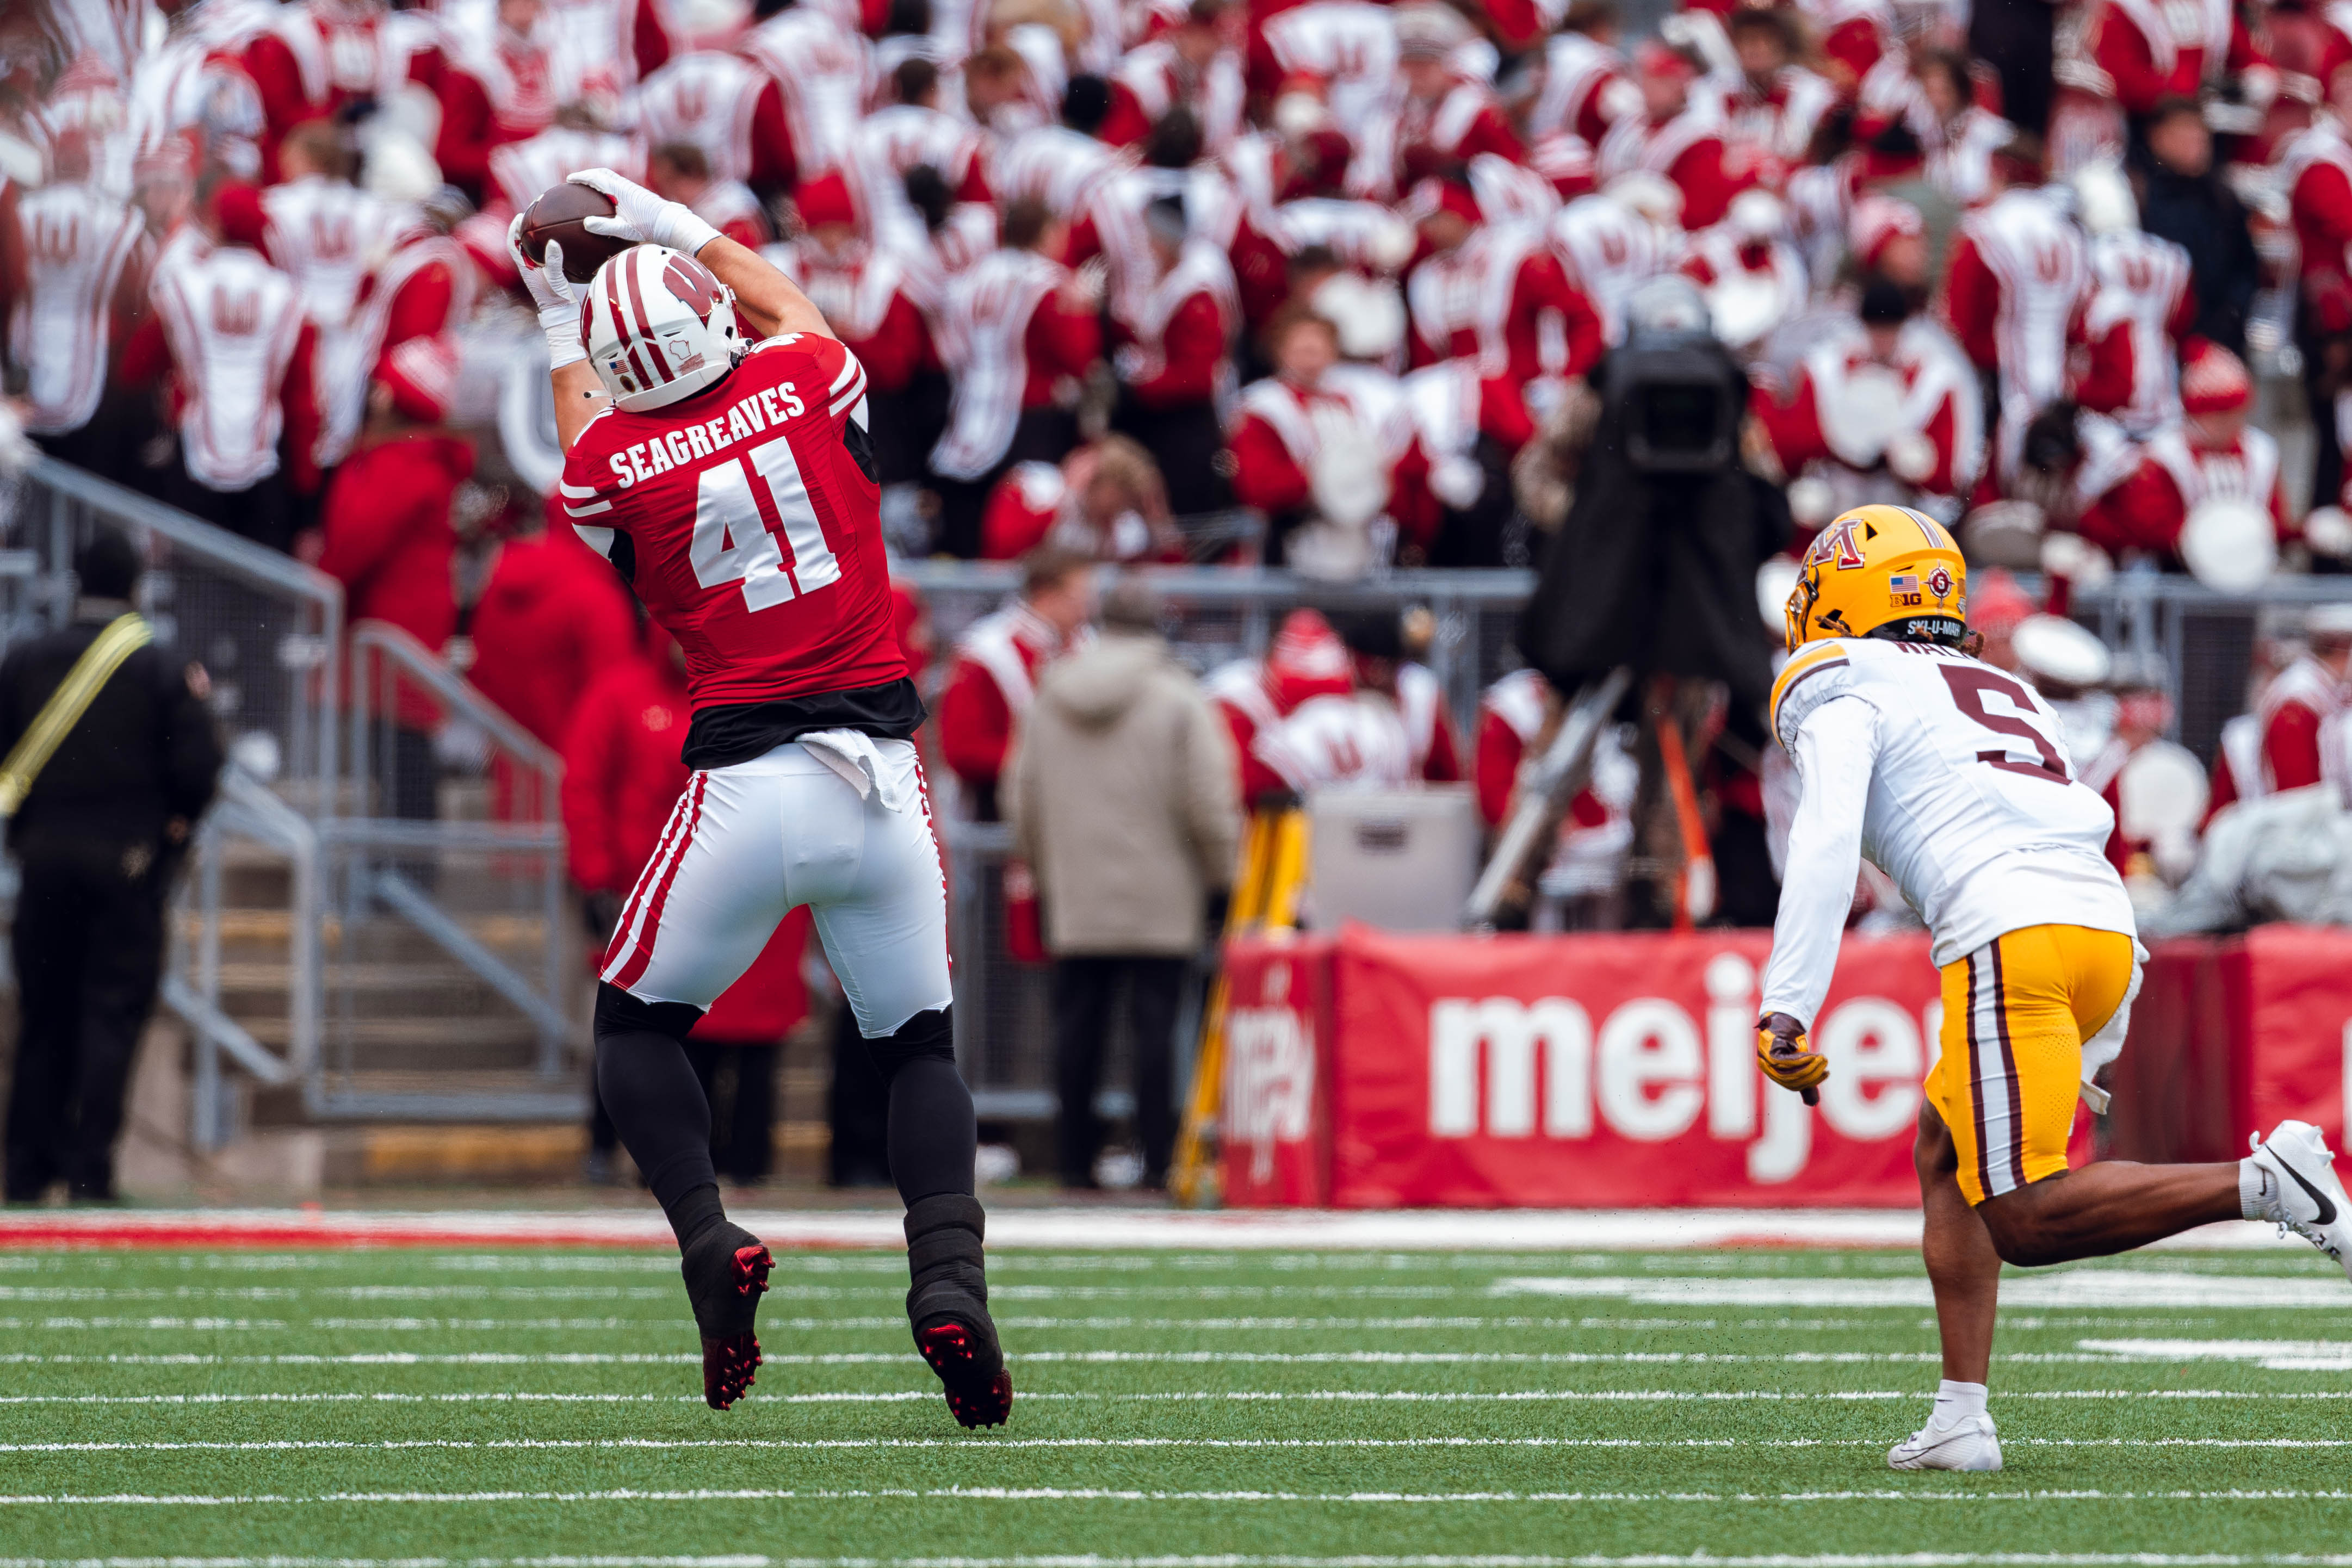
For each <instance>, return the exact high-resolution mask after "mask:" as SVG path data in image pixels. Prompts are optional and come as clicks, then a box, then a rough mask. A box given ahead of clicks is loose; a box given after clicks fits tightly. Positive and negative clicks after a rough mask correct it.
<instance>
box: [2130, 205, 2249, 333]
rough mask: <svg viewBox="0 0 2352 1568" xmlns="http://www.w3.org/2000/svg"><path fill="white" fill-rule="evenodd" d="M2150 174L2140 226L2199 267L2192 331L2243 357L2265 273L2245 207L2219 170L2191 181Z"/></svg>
mask: <svg viewBox="0 0 2352 1568" xmlns="http://www.w3.org/2000/svg"><path fill="white" fill-rule="evenodd" d="M2140 226H2141V227H2142V228H2144V229H2146V230H2147V232H2148V233H2150V234H2152V235H2159V236H2161V237H2162V238H2165V239H2168V240H2170V241H2171V242H2172V243H2173V244H2175V245H2177V246H2180V247H2181V248H2182V249H2184V250H2186V251H2188V253H2189V262H2190V264H2191V265H2192V266H2193V267H2195V268H2196V276H2195V277H2193V278H2192V279H2191V280H2190V282H2189V289H2190V291H2191V292H2192V293H2194V294H2195V295H2196V296H2197V324H2196V326H2195V327H2194V328H2192V329H2191V330H2193V331H2194V332H2196V334H2197V335H2198V336H2200V337H2202V338H2210V339H2211V340H2213V341H2215V342H2217V343H2219V344H2221V347H2223V348H2225V349H2227V350H2230V351H2231V353H2233V354H2238V355H2243V354H2244V353H2245V351H2246V316H2247V313H2248V312H2249V311H2251V310H2252V308H2253V303H2254V287H2255V285H2256V284H2257V283H2259V282H2260V281H2261V276H2262V257H2261V256H2257V255H2256V254H2255V252H2254V236H2253V234H2252V231H2251V230H2250V229H2249V228H2248V227H2247V226H2246V209H2245V207H2244V206H2243V205H2242V204H2240V202H2239V201H2238V196H2237V193H2236V192H2234V191H2232V190H2231V189H2230V187H2229V185H2228V184H2226V183H2224V182H2223V181H2222V180H2221V176H2220V175H2219V174H2216V173H2210V172H2209V173H2206V174H2202V175H2200V176H2199V177H2197V178H2196V179H2193V180H2192V179H2189V178H2188V177H2186V176H2184V175H2180V174H2175V173H2172V172H2169V171H2168V170H2165V169H2163V168H2161V167H2159V168H2156V169H2154V170H2152V171H2150V172H2148V174H2147V197H2146V199H2145V200H2144V201H2143V202H2142V203H2141V206H2140Z"/></svg>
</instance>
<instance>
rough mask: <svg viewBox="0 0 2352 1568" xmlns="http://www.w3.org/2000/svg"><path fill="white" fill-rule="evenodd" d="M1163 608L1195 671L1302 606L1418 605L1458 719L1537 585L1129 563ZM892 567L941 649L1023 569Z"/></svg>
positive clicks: (1266, 635) (1486, 680)
mask: <svg viewBox="0 0 2352 1568" xmlns="http://www.w3.org/2000/svg"><path fill="white" fill-rule="evenodd" d="M1133 570H1135V572H1136V575H1138V576H1139V578H1141V579H1142V580H1144V581H1147V582H1149V583H1150V584H1151V586H1152V588H1153V589H1154V590H1155V591H1157V592H1158V593H1159V594H1160V598H1161V600H1162V601H1163V602H1164V603H1165V604H1166V606H1167V610H1168V616H1169V621H1170V623H1171V632H1170V636H1169V641H1170V643H1171V644H1172V645H1173V647H1174V649H1175V652H1176V654H1177V656H1178V657H1179V658H1181V659H1182V660H1183V661H1184V662H1185V664H1187V665H1189V666H1190V667H1191V668H1192V670H1193V671H1194V672H1195V673H1196V674H1206V673H1207V672H1208V671H1210V670H1212V669H1213V668H1215V667H1216V666H1217V665H1219V664H1224V663H1226V662H1228V661H1229V660H1233V659H1243V658H1255V657H1258V656H1260V655H1262V654H1263V653H1265V650H1266V646H1267V644H1268V643H1271V642H1272V641H1273V639H1274V633H1275V632H1276V629H1277V628H1278V627H1279V626H1280V625H1281V624H1282V618H1283V616H1284V615H1286V613H1288V612H1290V611H1292V610H1294V609H1297V608H1298V607H1299V606H1301V605H1310V606H1312V607H1314V608H1316V609H1318V610H1325V611H1335V610H1337V611H1346V610H1385V609H1393V610H1397V611H1400V612H1402V611H1403V610H1406V609H1412V608H1419V609H1425V610H1427V611H1428V612H1430V616H1431V619H1432V621H1433V632H1434V635H1433V638H1432V639H1431V643H1430V647H1429V651H1428V652H1427V653H1425V654H1424V655H1423V660H1424V662H1425V663H1426V664H1428V665H1429V667H1430V668H1431V669H1432V670H1433V671H1434V672H1435V673H1436V674H1437V676H1438V679H1439V681H1440V682H1441V683H1442V684H1443V685H1444V690H1445V700H1446V703H1447V706H1450V707H1451V708H1452V709H1453V710H1454V718H1455V720H1456V722H1458V723H1467V722H1468V720H1469V716H1470V715H1471V714H1473V713H1475V711H1476V710H1477V706H1478V694H1479V693H1480V692H1482V691H1484V690H1486V687H1487V686H1488V685H1492V684H1493V683H1494V682H1495V681H1496V679H1498V678H1500V677H1501V676H1503V675H1505V674H1508V673H1509V672H1510V671H1511V670H1512V669H1513V668H1515V667H1516V666H1517V664H1518V660H1517V657H1516V656H1515V655H1514V654H1513V653H1511V651H1510V643H1511V633H1512V631H1513V629H1514V627H1515V626H1516V625H1517V622H1518V614H1519V607H1520V606H1521V605H1522V604H1524V603H1526V602H1527V598H1528V593H1529V592H1530V591H1532V590H1533V589H1534V587H1535V576H1534V574H1533V573H1531V572H1528V571H1523V570H1507V569H1506V570H1466V569H1465V570H1445V571H1432V570H1421V571H1391V572H1387V573H1384V574H1382V575H1381V576H1378V577H1373V578H1367V579H1365V580H1363V581H1360V582H1352V583H1335V582H1323V581H1319V580H1316V579H1313V578H1304V577H1300V576H1297V574H1296V573H1293V572H1289V571H1286V570H1279V569H1269V568H1259V567H1217V566H1169V567H1156V566H1153V567H1139V568H1136V569H1133ZM892 574H893V575H894V576H896V577H898V579H899V580H901V581H903V582H905V583H907V584H908V586H910V587H912V588H914V589H916V590H917V591H919V592H920V593H921V594H922V595H923V598H924V601H925V602H926V603H927V604H928V605H929V610H930V615H931V624H932V626H933V628H934V630H935V632H936V633H937V636H938V641H939V646H940V653H942V655H944V654H945V653H946V652H947V650H948V649H949V648H950V647H951V646H953V644H954V642H955V639H956V638H957V637H958V636H960V635H961V634H962V632H963V631H964V629H965V628H966V627H968V626H970V625H971V623H972V622H975V621H977V620H979V619H980V618H981V617H982V616H983V615H987V614H989V613H990V612H992V611H994V610H996V609H998V608H999V607H1000V606H1002V605H1003V604H1004V603H1005V602H1006V601H1007V600H1008V599H1009V598H1010V597H1011V596H1012V595H1013V592H1014V591H1017V590H1018V589H1019V588H1020V586H1021V569H1020V568H1019V566H1017V565H1015V564H1013V563H1012V562H1001V561H987V562H978V561H950V560H923V561H907V562H902V563H899V564H898V565H896V566H894V567H893V568H892Z"/></svg>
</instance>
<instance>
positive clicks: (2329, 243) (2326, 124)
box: [2277, 110, 2352, 327]
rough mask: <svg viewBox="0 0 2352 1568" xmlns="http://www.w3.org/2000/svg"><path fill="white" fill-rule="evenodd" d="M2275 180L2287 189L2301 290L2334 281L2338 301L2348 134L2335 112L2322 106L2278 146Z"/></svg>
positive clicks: (2350, 214)
mask: <svg viewBox="0 0 2352 1568" xmlns="http://www.w3.org/2000/svg"><path fill="white" fill-rule="evenodd" d="M2277 180H2278V184H2279V186H2280V187H2281V188H2283V189H2284V190H2285V192H2286V193H2287V206H2288V212H2289V214H2290V216H2291V217H2292V219H2293V221H2294V237H2295V253H2296V256H2297V259H2298V265H2299V266H2300V268H2301V277H2302V280H2303V287H2304V292H2305V296H2306V297H2309V296H2311V295H2312V294H2314V293H2315V292H2316V291H2317V290H2318V288H2320V287H2330V286H2332V287H2333V289H2334V290H2335V291H2336V295H2337V298H2338V300H2339V302H2340V301H2341V300H2342V291H2343V289H2344V288H2345V287H2346V277H2347V273H2352V139H2347V136H2346V133H2345V129H2344V122H2343V121H2342V120H2339V119H2337V118H2336V114H2335V113H2334V112H2332V111H2329V110H2322V111H2321V112H2320V113H2319V114H2318V115H2316V116H2315V118H2314V119H2313V120H2312V122H2311V128H2310V129H2309V130H2307V131H2304V132H2303V133H2302V134H2301V135H2300V136H2297V137H2296V138H2294V140H2293V141H2289V142H2288V143H2287V144H2286V145H2285V146H2284V148H2282V149H2281V150H2280V152H2279V158H2278V163H2277ZM2333 325H2335V326H2337V327H2341V326H2344V325H2352V320H2347V321H2346V322H2338V323H2334V324H2333Z"/></svg>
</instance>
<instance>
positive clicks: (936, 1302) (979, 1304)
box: [907, 1193, 1013, 1427]
mask: <svg viewBox="0 0 2352 1568" xmlns="http://www.w3.org/2000/svg"><path fill="white" fill-rule="evenodd" d="M987 1222H988V1217H987V1215H986V1213H985V1212H984V1211H983V1210H982V1208H981V1207H980V1202H979V1200H978V1199H976V1198H971V1197H964V1196H963V1195H962V1194H961V1193H941V1194H938V1195H936V1196H934V1197H926V1198H923V1199H920V1200H919V1201H918V1202H917V1203H916V1204H915V1206H914V1207H911V1208H909V1209H908V1211H907V1270H908V1273H909V1274H910V1275H911V1276H912V1277H913V1279H914V1284H913V1286H912V1287H911V1288H910V1289H909V1290H908V1291H907V1321H908V1322H909V1323H910V1324H912V1325H913V1328H914V1331H915V1349H916V1350H917V1351H918V1352H919V1354H921V1355H922V1358H923V1360H924V1361H925V1362H927V1363H929V1365H930V1369H931V1370H932V1371H933V1372H935V1373H937V1374H939V1378H940V1386H941V1387H942V1388H943V1389H944V1390H945V1392H946V1394H947V1399H948V1410H949V1412H950V1414H952V1415H953V1416H955V1418H956V1419H957V1420H958V1421H959V1422H961V1423H962V1424H963V1425H964V1426H966V1427H1001V1426H1003V1425H1004V1423H1005V1421H1006V1420H1007V1419H1008V1418H1009V1417H1010V1416H1012V1414H1013V1375H1012V1374H1011V1373H1010V1372H1008V1371H1006V1370H1005V1367H1004V1353H1003V1350H1002V1349H1001V1348H999V1347H998V1345H997V1343H996V1324H995V1322H993V1321H992V1319H991V1318H990V1317H989V1315H988V1276H987V1273H986V1271H985V1270H986V1260H985V1258H984V1256H983V1255H982V1249H981V1239H982V1234H983V1232H984V1230H985V1228H986V1226H987Z"/></svg>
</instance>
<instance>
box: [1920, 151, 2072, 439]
mask: <svg viewBox="0 0 2352 1568" xmlns="http://www.w3.org/2000/svg"><path fill="white" fill-rule="evenodd" d="M2091 283H2092V277H2091V262H2090V254H2089V249H2088V247H2087V246H2085V244H2084V239H2083V231H2082V230H2080V229H2078V228H2076V227H2075V226H2074V224H2073V222H2072V221H2070V220H2069V219H2068V218H2067V216H2066V215H2065V214H2063V213H2062V212H2061V211H2059V209H2058V207H2057V206H2056V204H2053V202H2052V201H2051V200H2050V198H2049V197H2048V196H2047V195H2046V194H2044V193H2042V191H2040V190H2039V189H2035V188H2032V187H2022V188H2018V189H2012V190H2008V191H2004V192H2002V193H2000V195H1999V196H1997V197H1995V198H1994V199H1993V200H1992V201H1991V202H1990V203H1988V204H1986V205H1984V206H1982V207H1979V208H1978V209H1977V210H1976V211H1975V212H1973V213H1970V214H1969V215H1968V216H1967V217H1965V218H1963V219H1962V220H1961V222H1960V232H1959V235H1958V238H1956V239H1955V240H1954V241H1953V243H1952V259H1951V269H1950V272H1949V274H1948V277H1947V278H1946V281H1945V308H1946V311H1947V313H1948V315H1949V317H1950V319H1951V323H1952V330H1953V333H1954V335H1955V336H1957V337H1958V339H1959V340H1960V347H1961V348H1962V349H1964V350H1967V352H1968V356H1969V359H1970V360H1971V361H1974V362H1975V363H1976V364H1977V365H1978V366H1979V368H1980V369H1983V370H1987V371H1994V372H1996V373H1997V375H1998V376H1999V378H2000V432H1999V434H1998V437H1997V451H1998V455H1999V459H2000V469H2001V472H2002V473H2004V474H2007V473H2009V472H2010V471H2011V470H2012V469H2014V468H2015V466H2016V464H2017V458H2018V454H2019V452H2020V450H2021V447H2022V445H2023V443H2024V439H2025V426H2026V425H2027V424H2028V423H2030V422H2031V421H2032V418H2033V416H2034V415H2035V414H2037V413H2041V412H2042V410H2043V409H2045V408H2047V407H2049V406H2050V404H2052V403H2053V402H2057V401H2058V399H2059V398H2060V397H2061V396H2063V394H2064V392H2065V391H2066V331H2067V328H2068V327H2069V326H2070V325H2071V324H2072V323H2073V321H2074V315H2075V312H2076V311H2077V310H2079V309H2080V308H2082V306H2083V302H2084V299H2085V298H2087V297H2088V295H2089V293H2090V289H2091Z"/></svg>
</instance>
